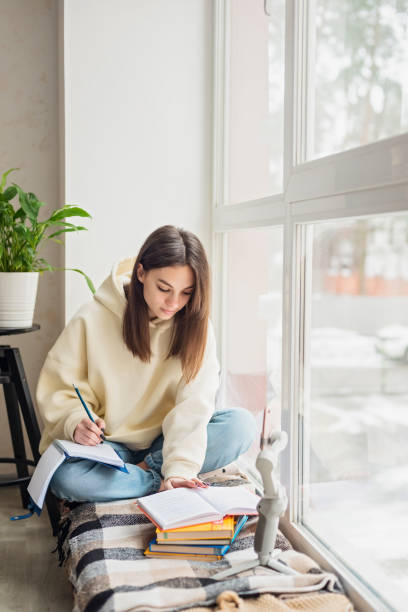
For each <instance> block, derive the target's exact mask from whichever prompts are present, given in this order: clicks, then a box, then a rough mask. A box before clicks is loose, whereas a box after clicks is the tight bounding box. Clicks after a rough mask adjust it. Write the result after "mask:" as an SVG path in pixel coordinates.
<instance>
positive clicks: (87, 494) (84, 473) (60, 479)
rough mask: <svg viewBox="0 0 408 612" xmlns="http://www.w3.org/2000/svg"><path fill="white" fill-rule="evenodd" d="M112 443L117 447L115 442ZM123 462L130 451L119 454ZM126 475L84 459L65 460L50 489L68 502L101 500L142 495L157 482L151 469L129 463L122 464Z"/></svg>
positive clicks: (158, 478)
mask: <svg viewBox="0 0 408 612" xmlns="http://www.w3.org/2000/svg"><path fill="white" fill-rule="evenodd" d="M112 446H115V447H116V446H119V445H116V444H115V443H113V444H112ZM120 454H121V455H123V456H122V458H123V459H124V461H126V458H127V457H126V455H128V454H130V455H131V451H128V450H127V449H126V450H125V451H124V452H123V453H120ZM125 465H126V468H127V470H128V472H129V473H128V474H126V473H125V472H122V471H120V470H118V469H116V468H112V467H108V466H106V465H103V464H101V463H97V462H95V461H89V460H88V459H79V458H75V459H68V460H67V461H65V462H64V463H63V464H62V465H60V467H59V468H58V469H57V471H56V472H55V474H54V476H53V478H52V480H51V484H50V486H51V490H52V492H53V493H54V495H56V496H57V497H59V498H61V499H67V500H68V501H78V502H82V501H90V502H105V501H112V500H117V499H129V498H132V497H142V496H143V495H149V494H150V493H156V492H157V491H158V490H159V488H160V484H161V480H160V476H159V474H158V473H157V472H155V471H154V470H149V471H147V472H146V471H145V470H142V469H141V468H139V467H137V465H134V464H133V463H126V464H125Z"/></svg>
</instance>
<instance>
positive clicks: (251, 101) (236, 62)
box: [226, 0, 285, 204]
mask: <svg viewBox="0 0 408 612" xmlns="http://www.w3.org/2000/svg"><path fill="white" fill-rule="evenodd" d="M229 7H230V10H229V31H230V37H229V40H230V50H229V53H230V55H229V87H228V111H227V112H228V119H227V126H228V129H227V137H226V149H227V153H226V155H227V168H228V170H227V194H226V203H228V204H236V203H237V202H244V201H248V200H254V199H258V198H263V197H265V196H268V195H271V194H273V193H279V192H280V191H282V172H283V170H282V168H283V165H282V152H283V78H284V32H285V3H284V0H276V1H275V2H274V3H273V10H272V11H271V16H268V15H266V14H265V11H264V3H263V2H255V3H254V1H253V0H233V2H230V3H229Z"/></svg>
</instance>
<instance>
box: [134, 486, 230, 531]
mask: <svg viewBox="0 0 408 612" xmlns="http://www.w3.org/2000/svg"><path fill="white" fill-rule="evenodd" d="M196 491H197V489H187V488H184V487H180V488H177V489H171V490H170V491H162V492H161V493H156V494H155V495H147V496H145V497H140V498H139V504H140V505H141V506H142V507H143V508H144V509H145V510H146V512H147V513H148V514H149V515H150V516H151V517H152V518H153V519H154V520H155V521H156V522H157V523H158V524H159V525H172V524H174V523H176V522H177V523H180V525H194V524H195V523H200V522H207V521H213V520H217V519H221V518H222V516H221V515H220V513H219V512H217V511H216V510H215V509H214V508H213V507H212V506H211V505H210V504H208V503H207V502H206V501H205V500H204V499H202V498H201V497H200V496H199V495H197V493H196ZM200 517H208V519H207V518H204V520H202V521H200V520H197V518H200Z"/></svg>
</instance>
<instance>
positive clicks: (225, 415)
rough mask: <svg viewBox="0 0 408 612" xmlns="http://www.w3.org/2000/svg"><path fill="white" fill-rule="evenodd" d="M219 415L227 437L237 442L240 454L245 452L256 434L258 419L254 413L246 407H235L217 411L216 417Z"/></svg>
mask: <svg viewBox="0 0 408 612" xmlns="http://www.w3.org/2000/svg"><path fill="white" fill-rule="evenodd" d="M218 415H219V416H218ZM217 416H218V418H219V419H220V421H221V422H222V423H223V424H224V425H225V434H226V437H227V439H228V440H230V441H231V442H235V443H236V444H237V446H238V452H239V454H240V455H242V453H245V452H246V451H247V450H248V448H249V447H250V446H251V444H252V442H253V441H254V439H255V436H256V421H255V419H254V417H253V415H252V414H251V413H250V412H249V411H248V410H245V409H244V408H233V409H231V410H222V411H220V412H219V413H215V415H214V417H215V418H217Z"/></svg>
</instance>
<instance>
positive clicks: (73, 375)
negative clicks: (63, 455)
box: [37, 317, 98, 453]
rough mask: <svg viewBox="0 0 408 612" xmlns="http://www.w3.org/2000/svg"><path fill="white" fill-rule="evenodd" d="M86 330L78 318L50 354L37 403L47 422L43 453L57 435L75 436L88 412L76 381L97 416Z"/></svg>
mask: <svg viewBox="0 0 408 612" xmlns="http://www.w3.org/2000/svg"><path fill="white" fill-rule="evenodd" d="M87 372H88V365H87V347H86V329H85V323H84V321H83V319H82V318H80V317H78V318H74V319H72V320H71V321H70V323H69V324H68V325H67V327H66V328H65V329H64V331H63V332H62V334H61V335H60V337H59V338H58V340H57V342H56V343H55V345H54V346H53V348H52V349H51V351H50V352H49V353H48V356H47V358H46V360H45V363H44V366H43V368H42V370H41V373H40V378H39V381H38V386H37V404H38V407H39V411H40V414H41V417H42V420H43V423H44V431H43V434H42V438H41V443H40V452H41V453H43V452H44V451H45V450H46V448H47V447H48V446H49V444H51V442H52V441H53V440H55V439H57V438H61V439H65V440H73V439H74V431H75V428H76V426H77V425H78V423H79V422H80V421H81V420H82V419H83V418H84V417H85V411H84V409H83V407H82V405H81V403H80V401H79V399H78V396H77V395H76V393H75V389H74V388H73V386H72V383H75V384H76V385H77V386H78V388H79V390H80V392H81V395H82V397H83V398H84V401H85V403H86V404H87V406H88V408H89V409H90V412H91V414H92V415H93V417H94V418H96V417H97V413H96V411H97V409H98V401H97V399H96V397H95V394H94V393H93V391H92V389H91V387H90V386H89V382H88V380H87Z"/></svg>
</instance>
